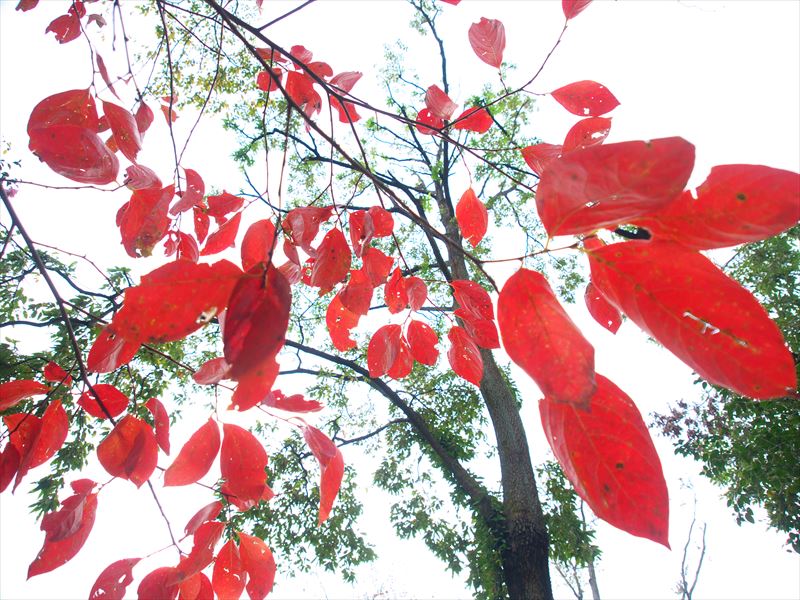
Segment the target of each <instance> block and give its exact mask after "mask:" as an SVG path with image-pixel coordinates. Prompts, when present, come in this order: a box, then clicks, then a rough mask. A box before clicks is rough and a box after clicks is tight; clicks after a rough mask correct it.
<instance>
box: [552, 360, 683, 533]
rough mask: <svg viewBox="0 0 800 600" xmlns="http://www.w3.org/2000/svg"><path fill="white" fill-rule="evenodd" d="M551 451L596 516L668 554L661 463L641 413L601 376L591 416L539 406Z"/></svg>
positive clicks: (560, 405) (566, 408) (562, 406)
mask: <svg viewBox="0 0 800 600" xmlns="http://www.w3.org/2000/svg"><path fill="white" fill-rule="evenodd" d="M539 412H540V414H541V417H542V426H543V428H544V432H545V435H546V436H547V440H548V442H550V447H551V448H552V449H553V453H554V454H555V455H556V458H557V459H558V462H559V463H560V464H561V466H562V467H563V469H564V474H565V475H566V476H567V478H568V479H569V480H570V482H571V483H572V485H573V486H574V487H575V491H576V492H577V493H578V495H579V496H580V497H581V498H583V499H584V500H585V501H586V502H587V504H589V506H590V507H591V509H592V511H594V513H595V514H596V515H597V516H598V517H600V518H601V519H603V520H604V521H607V522H608V523H610V524H611V525H614V526H615V527H619V528H620V529H622V530H623V531H626V532H628V533H630V534H631V535H636V536H639V537H645V538H647V539H650V540H653V541H654V542H658V543H659V544H663V545H664V546H666V547H667V548H669V540H668V528H669V498H668V494H667V484H666V482H665V481H664V475H663V473H662V472H661V462H660V461H659V459H658V454H656V449H655V447H654V446H653V441H652V440H651V439H650V434H649V432H648V431H647V425H645V423H644V420H643V419H642V416H641V414H640V413H639V410H638V409H637V408H636V405H635V404H634V403H633V401H631V399H630V398H629V397H628V396H627V395H626V394H625V392H623V391H622V390H621V389H619V388H618V387H617V386H616V385H614V384H613V383H612V382H611V381H609V380H608V379H606V378H605V377H603V376H602V375H597V391H596V392H595V394H594V395H593V396H592V398H591V400H590V404H589V410H581V409H578V408H576V407H575V406H572V405H570V404H563V403H559V402H556V401H554V400H552V399H550V398H545V399H543V400H541V401H540V402H539Z"/></svg>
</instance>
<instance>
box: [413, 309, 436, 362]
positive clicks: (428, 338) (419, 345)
mask: <svg viewBox="0 0 800 600" xmlns="http://www.w3.org/2000/svg"><path fill="white" fill-rule="evenodd" d="M406 335H407V337H408V346H409V349H410V351H411V356H412V357H414V360H416V361H417V362H418V363H422V364H423V365H435V364H436V360H437V359H438V358H439V351H438V350H437V349H436V344H438V343H439V336H437V335H436V332H435V331H434V330H433V329H431V327H429V326H428V325H427V324H425V323H423V322H422V321H417V320H415V319H411V321H410V322H409V324H408V332H407V334H406Z"/></svg>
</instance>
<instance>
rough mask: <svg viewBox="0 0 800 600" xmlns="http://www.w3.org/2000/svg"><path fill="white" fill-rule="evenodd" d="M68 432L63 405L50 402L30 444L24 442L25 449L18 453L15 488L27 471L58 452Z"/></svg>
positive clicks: (57, 402)
mask: <svg viewBox="0 0 800 600" xmlns="http://www.w3.org/2000/svg"><path fill="white" fill-rule="evenodd" d="M68 432H69V418H68V417H67V413H66V411H65V410H64V407H63V406H61V401H60V400H56V401H55V402H51V403H50V404H49V405H48V406H47V408H46V409H45V411H44V414H43V415H42V418H41V421H40V426H39V427H38V428H36V432H35V435H34V436H33V438H32V439H31V441H30V444H29V445H28V444H26V448H25V451H24V452H21V453H20V460H19V466H18V467H17V477H16V481H15V482H14V489H15V490H16V489H17V486H18V485H19V484H20V482H21V481H22V478H23V477H25V475H27V473H28V471H30V470H31V469H33V468H34V467H38V466H39V465H42V464H44V463H46V462H47V461H48V460H50V459H51V458H52V457H53V456H54V455H55V453H56V452H58V450H59V449H60V448H61V446H63V445H64V441H65V440H66V439H67V433H68Z"/></svg>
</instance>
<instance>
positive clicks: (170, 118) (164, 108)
mask: <svg viewBox="0 0 800 600" xmlns="http://www.w3.org/2000/svg"><path fill="white" fill-rule="evenodd" d="M159 108H160V109H161V114H162V115H164V118H165V119H166V120H167V123H170V122H171V123H174V122H175V121H177V120H178V113H177V112H176V111H175V105H174V104H162V105H160V106H159ZM176 593H177V592H176Z"/></svg>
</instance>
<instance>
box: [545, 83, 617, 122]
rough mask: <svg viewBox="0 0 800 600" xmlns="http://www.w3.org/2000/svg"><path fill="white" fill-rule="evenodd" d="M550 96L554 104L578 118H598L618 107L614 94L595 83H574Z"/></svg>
mask: <svg viewBox="0 0 800 600" xmlns="http://www.w3.org/2000/svg"><path fill="white" fill-rule="evenodd" d="M551 94H552V96H553V98H554V99H555V101H556V102H558V103H559V104H560V105H561V106H563V107H564V108H566V109H567V110H568V111H569V112H571V113H572V114H573V115H578V116H579V117H599V116H600V115H604V114H606V113H607V112H609V111H611V110H614V109H615V108H616V107H617V106H619V100H617V99H616V98H615V97H614V94H612V93H611V92H610V91H609V90H608V88H607V87H606V86H604V85H601V84H599V83H597V82H596V81H587V80H584V81H576V82H575V83H570V84H568V85H565V86H564V87H560V88H558V89H557V90H554V91H553V92H551Z"/></svg>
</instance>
